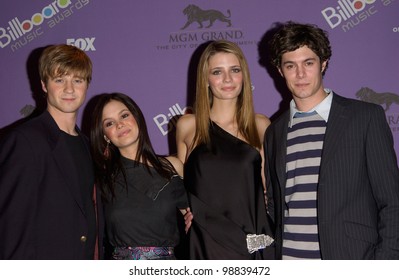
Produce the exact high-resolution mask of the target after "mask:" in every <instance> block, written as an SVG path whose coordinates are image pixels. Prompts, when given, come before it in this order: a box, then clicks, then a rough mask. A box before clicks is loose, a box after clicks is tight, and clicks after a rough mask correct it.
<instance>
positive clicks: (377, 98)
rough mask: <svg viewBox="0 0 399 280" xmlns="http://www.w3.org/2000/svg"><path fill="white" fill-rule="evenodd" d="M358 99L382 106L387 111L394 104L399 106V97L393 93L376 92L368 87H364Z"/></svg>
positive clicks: (358, 93) (357, 94)
mask: <svg viewBox="0 0 399 280" xmlns="http://www.w3.org/2000/svg"><path fill="white" fill-rule="evenodd" d="M356 97H357V98H359V99H360V100H362V101H366V102H370V103H374V104H378V105H381V106H382V107H383V108H384V110H385V111H388V110H389V108H390V107H391V105H392V104H397V105H399V95H397V94H395V93H392V92H375V91H374V90H372V89H370V88H368V87H362V88H361V89H360V90H359V91H358V92H357V93H356Z"/></svg>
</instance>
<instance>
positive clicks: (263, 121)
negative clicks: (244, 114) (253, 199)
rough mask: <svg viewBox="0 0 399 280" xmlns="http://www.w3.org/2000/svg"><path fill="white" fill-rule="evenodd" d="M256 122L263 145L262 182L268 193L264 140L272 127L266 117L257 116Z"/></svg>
mask: <svg viewBox="0 0 399 280" xmlns="http://www.w3.org/2000/svg"><path fill="white" fill-rule="evenodd" d="M255 121H256V127H257V129H258V133H259V139H260V143H261V148H260V150H259V152H260V154H261V157H262V169H261V170H262V171H261V176H262V182H263V189H264V192H265V193H266V178H265V173H264V172H263V170H264V167H265V157H264V147H263V140H264V136H265V132H266V129H267V127H268V126H269V125H270V119H269V118H268V117H266V116H265V115H262V114H256V116H255Z"/></svg>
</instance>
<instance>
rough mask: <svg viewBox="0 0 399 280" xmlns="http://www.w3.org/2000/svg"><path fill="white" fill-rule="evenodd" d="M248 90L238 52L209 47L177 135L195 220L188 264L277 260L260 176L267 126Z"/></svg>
mask: <svg viewBox="0 0 399 280" xmlns="http://www.w3.org/2000/svg"><path fill="white" fill-rule="evenodd" d="M251 87H252V85H251V81H250V75H249V70H248V65H247V62H246V60H245V57H244V54H243V52H242V51H241V49H240V48H239V47H238V46H237V45H236V44H234V43H232V42H229V41H215V42H212V43H210V44H209V45H208V46H207V48H206V49H205V51H204V52H203V53H202V55H201V58H200V62H199V65H198V69H197V88H196V92H197V93H196V94H197V95H196V103H195V113H194V114H188V115H184V116H182V117H181V118H180V119H179V121H178V123H177V132H176V141H177V152H178V158H179V159H180V160H181V161H182V162H184V164H185V167H184V182H185V187H186V189H187V191H188V195H189V201H190V207H191V211H192V213H193V216H194V219H193V220H192V225H191V228H190V230H189V250H190V252H189V253H190V258H191V259H273V258H274V248H273V243H272V236H273V231H272V227H271V225H270V223H269V217H268V215H267V213H266V205H265V198H264V178H263V176H262V174H263V172H262V165H263V152H262V149H263V147H262V142H263V136H264V133H265V130H266V128H267V126H268V125H269V124H270V120H269V119H268V118H267V117H266V116H264V115H261V114H255V112H254V107H253V100H252V88H251ZM247 240H248V241H247Z"/></svg>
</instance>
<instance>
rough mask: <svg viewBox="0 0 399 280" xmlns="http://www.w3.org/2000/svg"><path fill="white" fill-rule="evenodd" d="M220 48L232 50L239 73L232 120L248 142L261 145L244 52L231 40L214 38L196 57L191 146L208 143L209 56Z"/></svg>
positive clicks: (209, 106)
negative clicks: (241, 79) (193, 128)
mask: <svg viewBox="0 0 399 280" xmlns="http://www.w3.org/2000/svg"><path fill="white" fill-rule="evenodd" d="M220 52H224V53H231V54H234V55H235V56H236V57H237V58H238V61H239V62H240V66H241V71H242V75H243V85H242V91H241V93H240V95H239V96H238V100H237V103H236V113H235V116H236V120H237V124H238V131H239V133H241V135H243V136H244V138H245V140H246V141H248V143H249V144H250V145H252V146H254V147H256V148H260V147H261V143H260V139H259V134H258V131H257V128H256V123H255V112H254V106H253V98H252V84H251V78H250V73H249V68H248V63H247V61H246V59H245V56H244V53H243V52H242V50H241V49H240V47H239V46H237V45H236V44H235V43H233V42H230V41H226V40H218V41H213V42H211V43H210V44H209V45H208V46H207V47H206V49H205V50H204V52H203V53H202V55H201V57H200V61H199V64H198V67H197V85H196V101H195V104H194V111H195V123H196V132H195V135H194V139H193V143H192V145H191V149H193V148H194V147H195V146H197V145H198V144H202V143H204V144H208V143H209V142H210V137H209V125H210V112H211V108H212V105H213V95H212V92H211V90H210V88H209V86H208V77H209V59H210V58H211V57H212V56H213V55H215V54H217V53H220Z"/></svg>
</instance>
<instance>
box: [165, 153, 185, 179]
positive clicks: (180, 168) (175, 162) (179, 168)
mask: <svg viewBox="0 0 399 280" xmlns="http://www.w3.org/2000/svg"><path fill="white" fill-rule="evenodd" d="M166 159H167V160H169V162H170V163H171V164H172V165H173V167H174V168H175V169H176V171H177V173H178V174H179V175H180V176H181V177H183V163H182V162H181V160H180V159H178V158H177V157H175V156H167V157H166Z"/></svg>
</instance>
